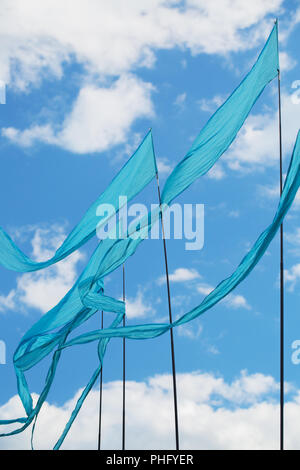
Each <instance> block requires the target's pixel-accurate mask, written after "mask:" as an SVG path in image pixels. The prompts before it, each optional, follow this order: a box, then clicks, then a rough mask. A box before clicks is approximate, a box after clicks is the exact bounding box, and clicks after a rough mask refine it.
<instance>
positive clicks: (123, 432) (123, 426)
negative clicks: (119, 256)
mask: <svg viewBox="0 0 300 470" xmlns="http://www.w3.org/2000/svg"><path fill="white" fill-rule="evenodd" d="M123 301H124V302H125V266H124V264H123ZM123 326H125V315H124V316H123ZM122 450H125V338H123V411H122Z"/></svg>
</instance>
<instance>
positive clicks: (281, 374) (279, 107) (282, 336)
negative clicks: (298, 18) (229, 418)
mask: <svg viewBox="0 0 300 470" xmlns="http://www.w3.org/2000/svg"><path fill="white" fill-rule="evenodd" d="M276 23H277V29H278V19H277V20H276ZM277 41H278V31H277ZM278 112H279V170H280V196H281V194H282V126H281V92H280V70H279V69H278ZM280 450H284V269H283V224H281V225H280Z"/></svg>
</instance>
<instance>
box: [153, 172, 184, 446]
mask: <svg viewBox="0 0 300 470" xmlns="http://www.w3.org/2000/svg"><path fill="white" fill-rule="evenodd" d="M156 181H157V190H158V199H159V205H160V220H161V230H162V236H163V246H164V255H165V266H166V280H167V291H168V305H169V320H170V324H172V323H173V320H172V308H171V294H170V281H169V269H168V258H167V246H166V239H165V230H164V221H163V214H162V209H161V195H160V187H159V178H158V171H157V170H156ZM170 340H171V358H172V375H173V396H174V418H175V442H176V450H179V433H178V407H177V386H176V370H175V351H174V336H173V328H170Z"/></svg>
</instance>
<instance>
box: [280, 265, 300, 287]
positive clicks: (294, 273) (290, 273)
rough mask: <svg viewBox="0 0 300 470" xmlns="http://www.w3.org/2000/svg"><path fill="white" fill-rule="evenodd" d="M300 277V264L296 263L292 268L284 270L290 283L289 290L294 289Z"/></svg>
mask: <svg viewBox="0 0 300 470" xmlns="http://www.w3.org/2000/svg"><path fill="white" fill-rule="evenodd" d="M299 279H300V264H299V263H298V264H294V265H293V266H292V267H291V268H290V269H285V270H284V280H285V282H286V283H288V284H289V290H290V291H293V290H294V289H295V286H296V284H297V283H298V282H299Z"/></svg>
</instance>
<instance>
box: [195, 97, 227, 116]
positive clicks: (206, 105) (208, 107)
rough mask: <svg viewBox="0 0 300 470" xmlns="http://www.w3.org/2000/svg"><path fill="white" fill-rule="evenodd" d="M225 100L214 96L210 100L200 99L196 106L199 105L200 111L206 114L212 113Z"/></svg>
mask: <svg viewBox="0 0 300 470" xmlns="http://www.w3.org/2000/svg"><path fill="white" fill-rule="evenodd" d="M225 100H226V97H225V96H223V95H216V96H214V97H213V98H211V99H208V98H202V99H201V100H198V101H197V104H198V105H199V108H200V109H201V111H204V112H206V113H214V112H215V111H216V110H217V109H218V108H219V107H220V106H221V104H223V103H224V101H225Z"/></svg>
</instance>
